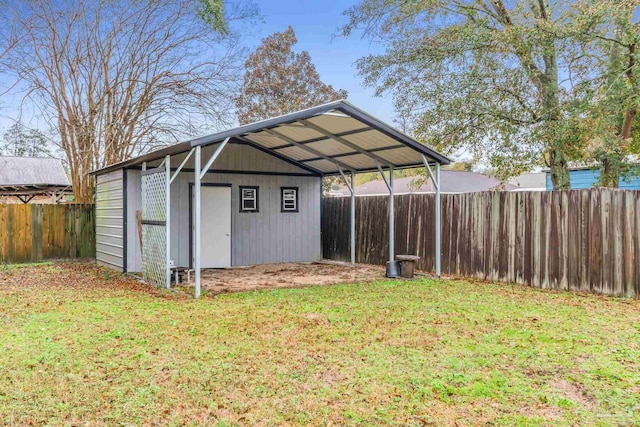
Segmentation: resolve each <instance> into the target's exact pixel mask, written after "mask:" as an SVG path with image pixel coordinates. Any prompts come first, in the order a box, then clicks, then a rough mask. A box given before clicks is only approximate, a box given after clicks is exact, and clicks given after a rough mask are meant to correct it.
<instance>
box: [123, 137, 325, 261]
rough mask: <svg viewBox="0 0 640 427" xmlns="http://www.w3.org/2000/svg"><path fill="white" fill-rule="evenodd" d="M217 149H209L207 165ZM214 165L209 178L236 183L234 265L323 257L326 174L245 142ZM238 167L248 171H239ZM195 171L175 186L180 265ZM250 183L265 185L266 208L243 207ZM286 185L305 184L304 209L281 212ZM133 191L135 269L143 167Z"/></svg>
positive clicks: (174, 251) (174, 237) (130, 176)
mask: <svg viewBox="0 0 640 427" xmlns="http://www.w3.org/2000/svg"><path fill="white" fill-rule="evenodd" d="M213 150H214V148H212V147H207V148H206V149H204V150H203V155H202V161H203V164H204V162H206V161H207V160H208V158H209V157H210V155H211V153H212V152H213ZM182 159H184V155H180V156H175V157H172V158H171V165H172V167H177V166H178V165H179V164H180V162H181V161H182ZM150 167H151V166H150ZM185 168H189V169H191V168H193V162H192V161H191V160H190V161H189V162H188V163H187V165H186V166H185ZM211 169H212V170H210V171H209V173H207V174H205V176H204V178H203V180H202V182H203V183H219V184H231V265H232V266H242V265H253V264H266V263H277V262H302V261H316V260H319V259H320V258H321V257H322V252H321V251H322V249H321V242H320V203H321V198H320V195H321V185H322V183H321V178H319V177H315V176H303V175H306V174H308V172H307V171H306V170H304V169H300V168H298V167H296V166H295V165H292V164H290V163H287V162H286V161H283V160H280V159H278V158H276V157H274V156H271V155H269V154H267V153H264V152H262V151H260V150H257V149H255V148H252V147H250V146H247V145H242V144H230V145H228V146H227V147H225V149H224V151H223V152H222V153H221V155H220V157H219V158H218V159H217V160H216V162H215V163H214V164H213V166H212V168H211ZM215 170H222V171H224V172H223V173H215ZM236 170H237V171H242V172H244V173H233V172H234V171H236ZM247 172H250V173H251V174H247ZM260 172H266V173H265V174H260ZM274 173H284V174H294V175H293V176H292V175H274ZM298 174H299V176H298ZM193 175H194V173H193V171H188V172H182V173H180V175H179V176H178V178H176V180H175V181H174V182H173V184H172V185H171V258H172V259H173V260H174V261H175V264H176V265H180V266H188V265H189V235H190V230H189V197H190V194H189V183H192V182H193ZM244 185H251V186H258V187H260V190H259V198H260V202H259V203H260V212H257V213H256V212H252V213H241V212H240V206H239V198H240V190H239V187H240V186H244ZM280 187H298V188H299V190H298V191H299V212H297V213H283V212H280ZM127 194H128V203H127V217H128V220H127V236H128V239H127V270H128V271H131V272H133V271H140V270H141V269H142V259H141V250H140V243H139V239H138V230H137V223H136V217H135V214H136V211H137V210H140V198H141V194H140V171H139V170H127Z"/></svg>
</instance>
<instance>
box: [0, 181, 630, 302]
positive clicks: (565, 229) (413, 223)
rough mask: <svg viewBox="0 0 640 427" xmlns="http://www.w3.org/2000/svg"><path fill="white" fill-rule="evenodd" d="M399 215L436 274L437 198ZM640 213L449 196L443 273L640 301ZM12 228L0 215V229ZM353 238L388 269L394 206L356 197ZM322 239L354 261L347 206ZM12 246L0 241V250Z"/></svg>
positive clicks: (539, 199)
mask: <svg viewBox="0 0 640 427" xmlns="http://www.w3.org/2000/svg"><path fill="white" fill-rule="evenodd" d="M394 206H395V211H396V212H395V213H396V221H395V238H396V254H399V253H410V254H416V255H418V256H420V257H421V259H420V261H419V262H418V268H419V269H421V270H423V271H429V272H433V271H434V269H435V242H434V240H435V228H434V225H435V222H434V219H435V196H434V195H431V194H412V195H399V196H396V198H395V204H394ZM639 211H640V192H635V191H621V190H609V189H592V190H576V191H561V192H517V193H500V192H487V193H470V194H447V195H443V196H442V222H441V238H442V272H443V274H453V275H463V276H469V277H477V278H481V279H490V280H502V281H507V282H517V283H522V284H526V285H530V286H535V287H541V288H550V289H559V290H567V289H568V290H575V291H582V292H597V293H605V294H612V295H628V296H635V297H637V296H639V295H640V218H639V216H638V212H639ZM0 212H2V211H1V210H0ZM7 218H8V219H7ZM12 220H13V219H12V218H11V217H10V216H7V215H0V225H2V224H4V223H6V222H8V221H12ZM45 222H46V215H45V216H44V217H43V223H45ZM80 222H81V223H82V222H83V221H80ZM356 229H357V232H356V237H357V239H356V251H357V254H356V255H357V260H358V261H359V262H367V263H373V264H384V263H385V262H386V261H387V259H388V256H389V255H388V197H386V196H367V197H357V203H356ZM81 234H82V233H76V235H81ZM322 236H323V251H324V252H323V253H324V256H325V257H328V258H333V259H339V260H349V198H327V199H325V202H324V208H323V231H322ZM80 241H83V240H82V239H81V240H80ZM8 244H10V243H9V242H6V241H5V240H3V239H0V247H3V245H4V246H6V245H8ZM81 252H82V251H81Z"/></svg>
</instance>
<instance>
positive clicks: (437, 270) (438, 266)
mask: <svg viewBox="0 0 640 427" xmlns="http://www.w3.org/2000/svg"><path fill="white" fill-rule="evenodd" d="M436 181H437V182H438V183H437V186H436V277H440V252H441V250H440V205H441V197H440V163H436Z"/></svg>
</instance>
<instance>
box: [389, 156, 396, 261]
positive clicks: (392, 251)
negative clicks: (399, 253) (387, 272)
mask: <svg viewBox="0 0 640 427" xmlns="http://www.w3.org/2000/svg"><path fill="white" fill-rule="evenodd" d="M394 225H395V224H394V217H393V168H391V167H390V168H389V261H393V260H394V259H395V248H394V243H395V234H394V233H395V230H394Z"/></svg>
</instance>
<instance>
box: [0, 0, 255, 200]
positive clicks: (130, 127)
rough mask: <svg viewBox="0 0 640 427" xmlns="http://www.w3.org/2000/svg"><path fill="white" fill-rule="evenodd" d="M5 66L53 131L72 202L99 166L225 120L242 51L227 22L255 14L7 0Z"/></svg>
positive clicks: (185, 1) (210, 7)
mask: <svg viewBox="0 0 640 427" xmlns="http://www.w3.org/2000/svg"><path fill="white" fill-rule="evenodd" d="M0 13H2V14H3V15H2V19H3V22H4V23H5V24H6V25H5V26H4V29H2V30H0V31H3V32H2V38H3V39H4V40H18V42H17V43H15V44H14V45H13V47H12V48H11V49H9V50H8V52H7V53H6V54H5V55H4V56H3V57H2V58H1V60H0V68H3V69H5V70H8V73H9V74H10V75H11V76H12V77H14V78H15V80H16V81H17V84H16V87H15V89H14V92H15V93H24V94H25V95H24V100H23V103H24V104H26V106H27V108H25V109H26V110H29V111H36V112H37V113H38V114H39V115H40V116H41V117H42V118H43V119H44V120H45V121H46V122H47V123H48V126H50V128H51V129H54V130H56V131H57V135H58V137H57V138H56V139H57V144H59V146H60V148H61V149H62V150H63V151H64V153H65V155H66V158H67V162H68V165H69V169H70V175H71V181H72V184H73V189H74V193H75V196H76V200H78V201H79V202H90V201H92V200H93V192H94V183H93V180H92V179H91V178H90V177H88V176H87V173H88V172H90V171H91V170H93V169H96V168H100V167H103V166H106V165H108V164H112V163H115V162H119V161H122V160H125V159H127V158H129V157H131V156H132V155H133V154H135V153H137V152H139V151H141V150H143V149H147V148H150V147H154V146H160V145H164V144H166V143H168V142H174V141H176V140H178V139H181V138H184V137H185V136H187V135H192V134H194V133H196V131H197V129H198V128H199V126H202V127H205V128H208V129H210V128H211V127H215V126H219V125H220V124H221V123H227V122H228V120H229V119H230V117H229V116H228V111H229V110H230V105H229V103H228V102H227V100H228V94H229V93H230V92H231V91H233V90H234V89H235V88H237V77H236V76H237V75H238V74H239V70H240V69H241V65H242V61H241V59H242V56H243V55H242V50H241V49H239V48H238V44H237V39H236V37H235V36H234V34H233V32H232V31H231V29H230V27H229V25H228V24H229V23H230V22H231V21H232V20H236V19H246V18H248V17H251V16H253V10H252V8H250V7H248V8H247V7H244V6H242V5H235V6H234V5H229V6H228V7H226V8H225V9H223V8H222V1H221V0H146V1H145V0H141V1H138V0H136V1H130V0H106V1H90V0H79V1H78V0H55V1H54V0H42V1H37V2H34V1H26V0H22V1H21V0H10V1H8V2H6V4H5V5H3V10H2V12H0Z"/></svg>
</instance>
